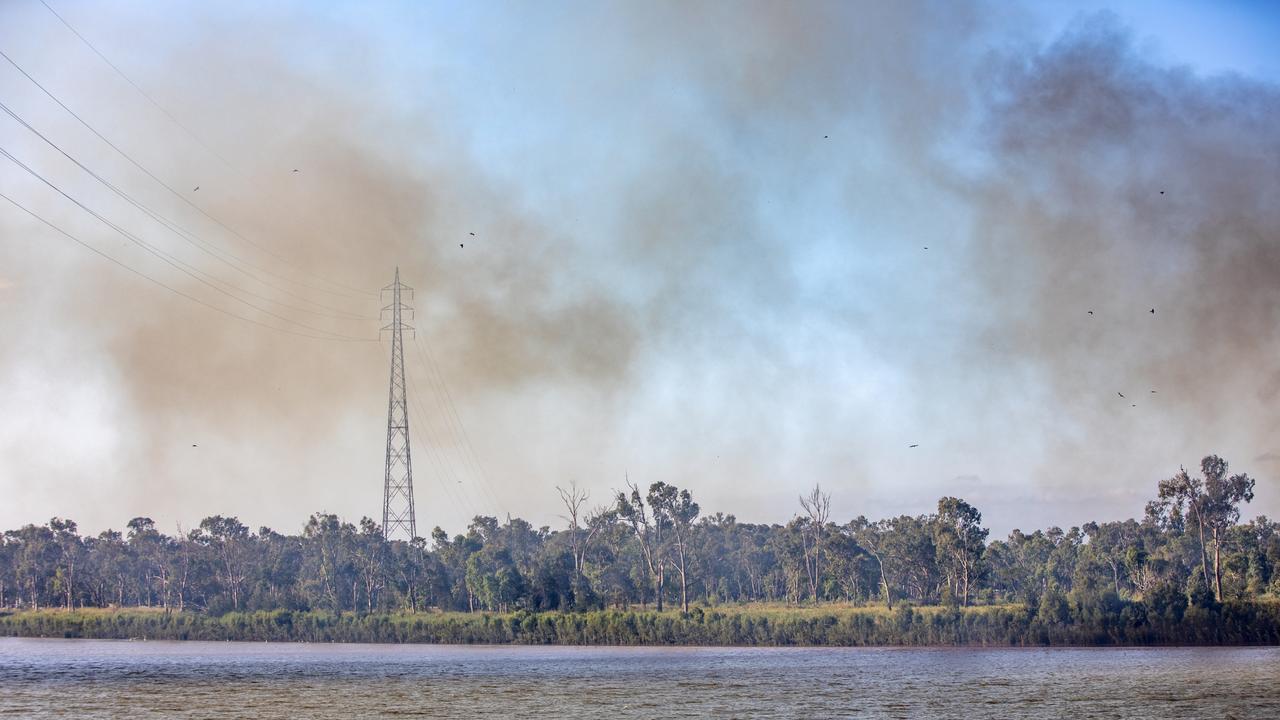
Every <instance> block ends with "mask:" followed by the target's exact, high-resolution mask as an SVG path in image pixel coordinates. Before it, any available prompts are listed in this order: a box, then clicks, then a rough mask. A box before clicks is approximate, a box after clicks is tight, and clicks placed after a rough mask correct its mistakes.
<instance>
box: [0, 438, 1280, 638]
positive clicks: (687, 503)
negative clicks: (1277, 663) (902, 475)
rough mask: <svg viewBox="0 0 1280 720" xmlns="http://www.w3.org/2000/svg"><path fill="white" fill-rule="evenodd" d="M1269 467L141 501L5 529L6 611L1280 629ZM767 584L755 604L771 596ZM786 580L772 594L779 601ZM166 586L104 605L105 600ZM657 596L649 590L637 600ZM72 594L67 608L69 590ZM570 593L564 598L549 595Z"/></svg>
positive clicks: (1066, 632) (331, 632) (435, 631)
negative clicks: (100, 515) (835, 517)
mask: <svg viewBox="0 0 1280 720" xmlns="http://www.w3.org/2000/svg"><path fill="white" fill-rule="evenodd" d="M1253 487H1254V480H1253V479H1251V478H1249V477H1248V476H1247V475H1241V474H1237V475H1231V474H1229V472H1228V468H1227V463H1226V462H1225V461H1223V460H1221V459H1220V458H1218V457H1216V456H1210V457H1207V458H1205V459H1204V461H1203V462H1202V463H1201V468H1200V474H1199V475H1198V476H1193V475H1192V474H1190V473H1187V472H1186V471H1180V472H1178V473H1177V474H1176V475H1175V476H1173V477H1172V478H1170V479H1168V480H1165V481H1162V482H1160V483H1159V486H1158V488H1157V498H1156V499H1155V500H1153V501H1152V502H1151V503H1149V504H1148V507H1147V510H1146V514H1145V517H1144V518H1143V519H1142V520H1141V521H1137V520H1126V521H1123V522H1106V523H1087V524H1085V525H1084V526H1082V527H1079V528H1075V527H1073V528H1071V529H1069V530H1065V531H1064V530H1061V529H1059V528H1050V529H1048V530H1037V531H1035V532H1034V533H1031V534H1027V533H1024V532H1021V531H1019V530H1015V531H1014V532H1013V533H1011V534H1010V536H1009V537H1008V538H1007V539H1005V540H995V541H991V542H988V540H987V535H988V532H987V530H986V529H984V528H982V527H981V520H982V516H981V514H980V513H979V512H978V510H977V509H976V508H974V507H972V506H971V505H969V504H968V503H966V502H965V501H963V500H960V499H958V498H950V497H948V498H942V499H941V500H939V501H938V505H937V511H936V512H934V513H930V514H927V515H921V516H914V517H913V516H906V515H904V516H901V517H896V518H889V519H885V520H879V521H876V522H872V521H869V520H867V519H866V518H862V517H859V518H856V519H854V520H852V521H851V522H848V523H846V524H843V525H842V524H838V523H835V522H832V521H831V519H830V518H829V517H828V515H829V507H830V499H829V497H828V496H827V495H825V494H824V493H823V492H822V491H821V490H820V489H819V488H814V490H813V491H812V492H810V493H809V494H807V495H806V496H805V497H803V498H801V500H800V506H799V510H800V511H801V512H800V513H799V514H798V515H797V516H796V517H795V518H794V519H793V520H792V521H791V522H789V523H788V524H786V525H756V524H749V523H740V522H738V521H737V520H736V519H735V518H734V517H733V516H731V515H722V514H719V513H717V514H715V515H712V516H701V513H700V508H699V506H698V504H697V503H696V502H694V500H693V497H692V495H691V494H690V493H689V491H687V490H680V489H678V488H675V487H673V486H671V485H668V484H666V483H654V484H653V485H652V486H650V488H649V489H648V492H647V493H642V492H641V490H640V488H638V487H635V486H629V487H628V488H627V492H625V493H620V494H618V496H617V497H615V498H613V502H612V503H611V504H610V505H609V506H604V507H597V508H595V509H589V506H588V505H587V501H588V499H587V496H586V494H585V493H583V492H580V491H578V490H577V489H576V488H573V487H571V488H569V489H567V490H561V496H562V499H563V501H564V505H565V510H566V513H565V514H566V520H567V522H566V527H565V528H564V529H561V530H552V529H550V528H545V527H544V528H541V529H535V528H533V527H532V526H531V525H529V523H527V522H525V521H523V520H519V519H508V520H507V522H505V523H500V522H498V521H497V520H496V519H494V518H491V517H477V518H475V519H474V521H473V522H472V523H471V525H470V526H469V527H468V529H467V532H466V534H464V535H456V536H454V537H452V538H451V537H449V536H448V535H447V534H446V533H445V532H444V531H442V530H440V529H439V528H437V529H435V530H434V531H433V532H432V536H431V538H430V539H429V540H427V539H424V538H418V539H415V540H413V541H412V542H403V541H392V542H388V541H386V540H384V539H383V537H382V532H381V529H380V528H379V527H378V526H377V524H376V523H374V522H373V521H371V520H369V519H367V518H366V519H364V520H362V521H361V522H360V524H359V525H358V526H355V525H351V524H349V523H344V522H342V521H340V520H339V519H338V518H337V517H336V516H333V515H329V514H323V513H321V514H316V515H313V516H312V517H311V518H310V520H309V521H308V522H307V524H306V525H305V527H304V528H303V530H302V533H301V534H300V535H282V534H280V533H277V532H275V531H272V530H270V529H268V528H261V529H260V530H259V531H258V532H256V533H253V532H251V531H250V530H249V529H248V528H247V527H245V526H244V525H243V524H242V523H240V522H239V521H238V520H236V519H235V518H228V517H221V516H216V517H210V518H206V519H205V520H204V521H203V522H202V523H201V524H200V527H199V528H198V529H196V530H193V531H192V532H190V533H187V534H186V535H181V536H177V537H174V536H168V535H165V534H163V533H160V532H159V531H158V530H157V529H156V527H155V524H154V523H153V522H152V521H151V520H149V519H147V518H135V519H133V520H131V521H129V523H128V524H127V526H126V527H127V530H126V532H125V533H123V534H122V533H120V532H116V531H110V530H109V531H106V532H103V533H101V534H99V535H98V536H96V537H82V536H80V535H79V534H78V533H77V528H76V524H75V523H74V522H71V521H69V520H64V519H59V518H55V519H53V520H51V521H50V522H49V523H48V524H47V525H28V526H26V527H23V528H21V529H18V530H12V531H9V532H6V533H4V535H3V541H2V542H0V634H22V635H49V636H58V637H62V636H70V637H81V636H83V637H151V638H162V637H167V638H205V639H288V640H312V641H328V640H368V641H429V642H529V643H543V642H563V643H610V644H632V643H717V644H841V645H845V644H848V645H861V644H898V643H904V644H914V643H943V644H953V643H963V644H1040V643H1055V644H1056V643H1079V644H1091V643H1224V642H1226V643H1277V642H1280V601H1277V599H1276V598H1277V596H1280V524H1278V523H1274V522H1271V521H1269V520H1267V519H1266V518H1262V517H1260V518H1257V519H1255V520H1253V521H1251V522H1249V523H1244V524H1242V523H1240V507H1241V505H1242V504H1243V503H1247V502H1249V501H1250V500H1251V499H1252V497H1253ZM752 603H754V604H752ZM760 603H765V604H767V605H761V604H760ZM129 606H134V607H139V608H150V610H143V609H138V610H119V611H113V612H103V611H100V610H93V609H92V608H124V607H129ZM637 606H638V607H637ZM55 608H57V609H59V610H58V611H51V609H55ZM539 611H560V612H539Z"/></svg>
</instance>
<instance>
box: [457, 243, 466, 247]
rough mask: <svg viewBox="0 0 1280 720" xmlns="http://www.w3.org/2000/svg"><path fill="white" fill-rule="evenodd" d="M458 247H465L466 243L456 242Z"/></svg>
mask: <svg viewBox="0 0 1280 720" xmlns="http://www.w3.org/2000/svg"><path fill="white" fill-rule="evenodd" d="M458 247H466V245H463V244H462V243H458Z"/></svg>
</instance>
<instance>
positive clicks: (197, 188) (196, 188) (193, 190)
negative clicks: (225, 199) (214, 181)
mask: <svg viewBox="0 0 1280 720" xmlns="http://www.w3.org/2000/svg"><path fill="white" fill-rule="evenodd" d="M199 189H200V186H199V185H197V186H195V188H194V189H192V190H191V192H196V191H198V190H199Z"/></svg>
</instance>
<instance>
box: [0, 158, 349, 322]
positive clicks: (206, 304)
mask: <svg viewBox="0 0 1280 720" xmlns="http://www.w3.org/2000/svg"><path fill="white" fill-rule="evenodd" d="M0 152H2V150H0ZM5 154H6V155H7V153H5ZM0 198H4V199H5V200H7V201H8V202H9V204H11V205H13V206H14V207H16V208H18V209H19V210H21V211H22V212H24V213H26V214H28V215H30V216H31V217H33V218H35V219H36V220H38V221H40V222H41V223H43V224H44V225H46V226H48V227H49V228H51V229H53V230H54V231H55V232H57V233H58V234H60V235H62V236H63V237H66V238H67V239H69V240H71V241H73V242H75V243H76V244H78V245H80V246H81V247H83V248H85V249H87V250H89V251H90V252H92V253H94V254H95V255H97V256H99V257H101V258H104V259H106V260H108V261H110V262H112V263H114V264H115V265H118V266H120V267H122V268H124V269H125V270H128V271H129V272H131V273H133V274H134V275H137V276H138V277H140V278H142V279H143V280H146V281H147V282H149V283H152V284H154V285H158V286H160V287H162V288H164V289H165V290H168V291H169V292H171V293H173V294H175V295H179V296H181V297H184V298H186V299H187V300H190V301H191V302H193V303H196V304H197V305H201V306H204V307H206V308H208V309H210V310H213V311H214V312H219V313H222V314H223V315H226V316H228V317H232V318H235V319H237V320H243V321H244V322H247V323H250V324H253V325H257V326H258V327H264V328H266V329H268V330H275V331H277V332H282V333H286V334H289V335H296V336H298V337H305V338H311V339H312V340H340V338H332V337H324V336H321V335H308V334H307V333H300V332H295V331H293V330H290V329H288V328H280V327H276V326H275V325H268V324H267V323H264V322H261V321H259V320H254V319H253V318H248V317H245V316H243V315H239V314H237V313H233V312H231V311H230V310H227V309H225V308H220V307H218V306H217V305H214V304H212V303H209V302H206V301H204V300H201V299H200V298H198V297H196V296H194V295H189V294H187V293H185V292H183V291H181V290H179V289H177V288H175V287H173V286H171V285H167V284H165V283H164V282H162V281H160V280H157V279H155V278H153V277H151V276H150V275H147V274H146V273H144V272H142V271H141V270H138V269H137V268H134V267H132V266H130V265H128V264H126V263H124V262H121V261H120V260H118V259H116V258H115V257H112V256H111V255H108V254H106V253H104V252H102V251H101V250H99V249H98V248H96V247H94V246H92V245H90V244H89V243H87V242H85V241H84V240H81V239H80V238H78V237H76V236H75V235H72V234H71V233H69V232H67V231H66V230H63V229H62V228H60V227H58V226H57V225H55V224H53V223H52V222H50V221H48V220H46V219H44V218H43V217H41V216H40V215H39V214H38V213H36V212H35V211H33V210H31V209H29V208H27V207H26V206H25V205H23V204H22V203H20V202H18V201H17V200H14V199H13V198H11V197H9V196H8V195H5V194H4V193H3V192H0ZM371 341H372V339H371Z"/></svg>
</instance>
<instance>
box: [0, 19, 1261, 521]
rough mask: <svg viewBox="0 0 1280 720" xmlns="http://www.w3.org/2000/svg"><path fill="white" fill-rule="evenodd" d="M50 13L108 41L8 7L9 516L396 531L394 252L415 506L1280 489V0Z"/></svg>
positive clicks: (743, 511) (856, 510)
mask: <svg viewBox="0 0 1280 720" xmlns="http://www.w3.org/2000/svg"><path fill="white" fill-rule="evenodd" d="M48 4H49V7H51V8H53V9H54V10H56V11H57V12H58V13H59V14H60V15H61V16H62V18H64V19H65V20H66V21H67V23H69V24H70V25H71V26H72V27H74V28H75V29H76V30H77V31H79V33H80V34H81V35H82V36H83V37H84V39H85V40H87V41H88V42H89V43H92V45H93V47H94V48H96V49H97V52H98V53H100V54H101V55H99V54H96V53H95V51H94V50H93V49H91V48H90V47H88V46H86V45H85V44H84V43H82V41H81V40H80V39H79V38H77V36H76V35H75V34H73V32H72V31H71V30H70V29H68V27H67V26H66V25H64V24H63V23H62V22H60V21H59V19H58V17H56V16H55V15H54V14H53V13H52V12H51V11H50V10H49V9H47V8H46V7H45V6H44V5H43V4H41V3H40V2H39V0H11V1H9V2H3V3H0V50H3V52H4V53H5V54H6V55H7V56H8V57H9V58H10V60H12V63H10V62H5V61H3V59H0V102H3V103H4V105H5V107H7V108H8V110H9V111H10V113H11V114H9V113H4V114H0V147H2V148H3V149H4V150H5V151H6V152H8V153H10V154H11V155H12V156H13V157H14V158H15V159H17V160H19V161H21V162H22V163H23V164H25V165H26V166H27V168H29V169H30V171H28V170H27V169H24V168H23V167H21V166H19V165H17V164H15V163H14V162H13V161H11V160H9V159H7V158H4V157H3V156H0V193H3V194H4V195H5V196H6V197H8V198H10V199H11V200H12V201H14V202H16V203H17V204H18V205H20V206H21V207H22V208H25V209H26V210H29V211H30V213H33V214H29V213H28V212H26V210H23V209H20V208H19V207H18V206H16V205H14V204H11V203H10V202H7V201H5V200H2V199H0V337H3V341H2V342H0V409H2V412H0V528H6V529H8V528H16V527H18V526H20V525H22V524H25V523H33V522H34V523H41V522H45V521H47V520H48V519H49V518H50V517H54V516H58V517H68V518H71V519H74V520H75V521H77V522H78V523H79V524H80V526H81V528H82V530H85V531H88V532H95V533H96V532H98V531H101V530H103V529H106V528H108V527H114V528H119V527H122V526H123V525H124V524H125V523H126V522H127V521H128V520H129V519H130V518H132V517H135V516H148V517H151V518H154V519H155V520H156V521H157V523H158V525H159V526H160V527H161V528H164V529H166V530H170V531H173V530H176V529H179V528H182V529H190V528H192V527H194V526H196V525H197V524H198V523H199V521H200V519H201V518H203V517H206V516H209V515H214V514H223V515H234V516H237V517H239V518H240V519H241V520H242V521H243V522H245V523H246V524H248V525H250V526H251V527H255V528H256V527H259V526H269V527H272V528H275V529H277V530H280V531H286V532H296V531H298V530H299V529H300V528H301V527H302V525H303V524H304V523H305V521H306V518H307V517H308V516H309V515H310V514H311V513H313V512H318V511H326V512H333V513H337V514H339V515H340V516H342V517H344V518H347V519H350V520H353V521H354V520H358V519H359V518H360V517H361V516H365V515H367V516H371V517H374V518H379V517H380V510H381V494H382V481H383V461H384V443H385V434H386V409H387V382H388V363H389V352H390V348H389V345H388V343H387V335H386V334H385V333H380V332H379V328H380V327H381V323H380V322H379V320H378V315H379V310H380V308H381V307H382V303H381V301H380V300H379V296H378V292H377V291H378V289H380V288H381V287H383V286H384V285H387V284H388V283H390V282H391V279H392V276H393V273H394V272H395V270H396V268H397V267H398V268H399V271H400V274H401V278H402V279H403V280H404V282H406V283H407V284H409V285H411V286H413V287H414V288H415V290H416V293H415V298H414V307H415V310H416V313H415V317H414V319H413V321H412V324H413V325H414V328H415V332H414V333H413V334H412V336H411V337H409V338H408V339H407V341H406V353H405V355H406V366H407V368H408V374H409V394H410V404H411V414H410V425H411V428H412V443H413V448H412V449H413V457H414V484H415V492H416V496H417V517H418V525H419V534H422V535H426V534H427V531H429V530H430V528H431V527H433V526H441V527H443V528H445V529H446V530H448V531H450V532H461V531H463V530H464V529H465V526H466V524H467V522H468V521H469V519H470V518H471V517H472V516H474V515H477V514H485V515H495V516H498V517H505V516H506V515H507V514H510V515H512V516H518V517H524V518H526V519H528V520H530V521H531V522H532V523H534V525H535V526H540V525H552V526H558V525H560V524H562V523H563V520H562V519H561V517H560V515H561V513H562V511H563V510H562V508H561V507H560V506H559V498H558V496H557V493H556V490H555V488H556V487H557V486H567V485H568V484H569V483H576V484H577V485H578V486H580V487H582V488H585V489H587V490H589V491H590V493H591V498H592V503H593V504H594V503H599V504H608V503H610V498H611V495H612V494H613V493H614V492H615V491H617V490H619V489H622V488H623V487H624V484H625V483H626V482H627V480H628V479H630V480H631V481H634V482H636V483H638V484H640V485H647V484H649V483H652V482H656V481H664V482H668V483H674V484H676V485H678V486H680V487H685V488H688V489H690V490H691V491H692V492H693V494H694V497H695V499H696V500H698V501H699V502H700V504H701V506H702V508H703V510H704V512H708V513H710V512H724V513H730V514H733V515H736V516H737V517H738V518H739V519H740V520H742V521H750V522H776V523H782V522H786V521H787V520H789V519H790V518H791V517H792V516H794V515H795V514H796V513H797V512H798V511H799V510H800V508H799V503H798V500H797V498H798V496H799V495H800V494H801V493H803V492H805V491H806V490H808V489H809V488H811V487H813V485H814V484H820V485H821V487H822V488H823V489H824V490H825V491H828V492H830V494H831V496H832V515H833V519H835V520H837V521H839V522H847V521H848V520H851V519H853V518H854V517H857V516H859V515H866V516H868V517H871V518H879V517H886V516H890V515H897V514H902V513H907V514H913V515H915V514H921V513H925V512H929V511H930V510H931V509H932V508H933V507H935V505H936V502H937V499H938V498H939V497H941V496H944V495H951V496H959V497H963V498H965V499H967V500H968V501H970V502H971V503H972V504H974V505H975V506H977V507H978V508H979V509H980V510H981V511H982V512H983V515H984V524H986V525H987V526H988V527H990V528H991V529H992V534H993V536H994V537H1001V536H1003V535H1005V534H1007V533H1008V532H1009V531H1010V530H1012V529H1014V528H1020V529H1023V530H1028V531H1029V530H1032V529H1035V528H1044V527H1050V526H1061V527H1070V526H1072V525H1078V524H1081V523H1084V522H1087V521H1089V520H1111V519H1122V518H1127V517H1141V515H1142V512H1143V507H1144V505H1145V503H1146V502H1147V500H1149V499H1151V498H1153V497H1154V495H1155V487H1156V483H1157V482H1158V481H1159V480H1160V479H1163V478H1167V477H1169V476H1171V475H1173V474H1174V473H1175V472H1176V471H1177V470H1178V468H1179V466H1183V465H1185V466H1187V467H1188V468H1191V467H1196V466H1198V464H1199V461H1200V459H1201V457H1203V456H1204V455H1207V454H1210V453H1215V454H1218V455H1221V456H1222V457H1224V458H1226V459H1227V460H1228V461H1229V462H1230V463H1231V466H1232V469H1233V471H1236V472H1247V473H1249V474H1250V475H1251V476H1252V477H1254V478H1256V479H1257V490H1256V492H1257V497H1256V499H1255V500H1254V502H1253V503H1252V504H1251V505H1250V506H1248V508H1247V509H1246V510H1245V516H1246V517H1252V516H1254V515H1256V514H1266V515H1269V516H1272V517H1274V516H1276V515H1280V124H1277V123H1276V122H1275V118H1277V117H1280V86H1278V85H1277V83H1280V50H1278V48H1280V8H1277V6H1276V5H1275V4H1271V3H1263V2H1258V3H1250V2H1172V3H1171V2H1160V3H1157V2H1133V3H1124V4H1112V3H1102V2H1088V1H1085V0H1081V1H1079V2H1058V3H1027V4H1018V3H1008V2H998V3H996V2H992V3H982V2H975V3H970V2H946V3H936V2H894V3H878V2H852V3H848V2H845V3H818V2H806V3H795V4H779V3H770V2H741V3H701V2H693V3H622V2H617V3H545V4H544V3H539V4H522V3H496V2H495V3H416V2H403V3H329V4H321V3H310V2H280V3H271V4H269V5H266V6H265V7H263V6H261V5H262V4H260V3H249V2H229V3H203V2H165V3H157V2H137V1H124V0H120V1H108V2H72V1H71V0H49V2H48ZM108 61H109V62H110V64H108ZM112 65H114V68H115V69H113V67H112ZM19 67H20V68H21V71H20V70H19V69H18V68H19ZM117 69H118V71H117ZM23 71H25V72H26V73H27V74H28V75H29V76H30V79H29V78H28V77H24V75H23V74H22V72H23ZM32 79H34V81H36V82H39V83H40V85H42V86H43V87H44V88H45V90H47V91H48V92H49V93H50V94H52V96H54V97H56V98H57V101H55V100H54V99H51V97H50V96H49V95H47V94H45V93H44V92H42V90H41V89H40V88H39V87H37V86H36V85H35V84H33V82H32ZM58 102H61V103H62V105H65V106H66V108H67V109H69V110H70V111H73V112H74V113H75V114H76V115H77V116H79V118H80V120H83V121H84V123H81V122H80V121H78V120H77V119H76V117H73V116H72V115H71V114H70V113H69V112H68V110H67V109H64V108H63V107H60V106H59V105H58V104H57V103H58ZM24 122H25V123H26V125H27V126H29V127H26V126H24V125H23V124H22V123H24ZM90 128H92V129H90ZM36 131H38V132H39V133H40V134H41V135H43V136H44V138H45V139H42V138H41V137H39V136H38V135H36V134H35V132H36ZM46 139H47V142H46ZM108 141H109V142H110V144H108ZM112 145H114V146H115V147H114V148H113V147H112ZM55 146H56V147H55ZM77 163H78V164H77ZM295 170H296V172H295ZM90 172H92V173H93V174H96V175H97V178H95V177H94V176H93V175H91V174H90ZM41 178H43V180H42V179H41ZM196 188H198V189H196ZM117 191H118V192H117ZM63 193H65V195H64V194H63ZM73 199H74V200H73ZM77 203H78V204H77ZM81 206H83V208H82V207H81ZM84 208H87V209H89V210H92V211H93V212H94V213H96V215H97V217H95V215H93V214H90V213H89V212H87V211H86V210H85V209H84ZM55 228H56V229H55ZM63 233H65V234H63ZM73 238H74V239H73ZM1152 310H1154V311H1155V312H1151V311H1152ZM380 337H381V339H379V338H380ZM1121 395H1123V397H1121Z"/></svg>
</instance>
